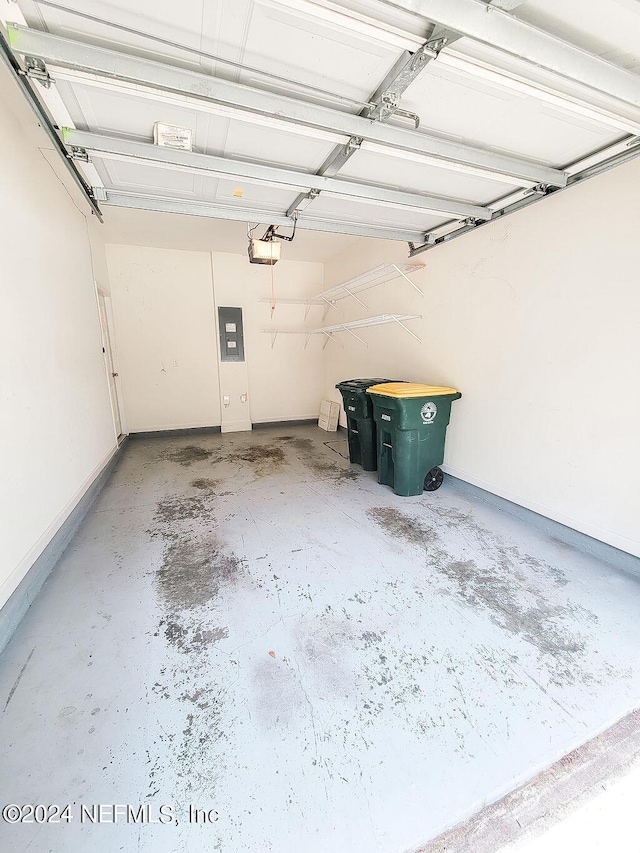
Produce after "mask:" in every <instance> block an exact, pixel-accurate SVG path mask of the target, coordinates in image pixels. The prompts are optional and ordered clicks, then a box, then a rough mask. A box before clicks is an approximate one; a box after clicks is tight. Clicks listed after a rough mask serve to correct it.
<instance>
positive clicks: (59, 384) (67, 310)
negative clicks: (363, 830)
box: [0, 68, 116, 606]
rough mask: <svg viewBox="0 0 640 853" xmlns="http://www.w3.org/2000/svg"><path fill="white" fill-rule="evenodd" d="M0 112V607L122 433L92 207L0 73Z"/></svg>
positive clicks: (1, 71) (1, 70)
mask: <svg viewBox="0 0 640 853" xmlns="http://www.w3.org/2000/svg"><path fill="white" fill-rule="evenodd" d="M0 115H1V116H2V120H1V121H0V163H1V164H2V167H1V168H0V198H1V199H2V205H1V206H0V255H1V257H2V271H1V276H2V278H1V282H0V294H1V300H2V306H1V309H0V373H1V380H0V411H1V413H2V417H1V418H0V449H1V453H2V476H1V477H0V519H2V535H1V536H0V606H2V605H3V604H4V603H5V602H6V600H7V599H8V598H9V596H10V595H11V593H12V592H13V590H14V589H15V587H16V586H17V585H18V583H19V582H20V581H21V580H22V578H23V577H24V575H25V574H26V572H27V571H28V569H29V568H30V567H31V565H32V564H33V562H34V561H35V560H36V559H37V557H38V556H39V555H40V553H41V552H42V550H43V549H44V547H45V546H46V545H47V543H48V542H49V540H50V539H51V537H52V536H53V535H54V534H55V532H56V531H57V529H58V527H59V526H60V524H61V523H62V522H63V521H64V519H65V518H66V516H67V515H68V513H69V512H70V511H71V510H72V509H73V507H74V506H75V504H76V502H77V500H78V498H79V497H80V496H81V495H82V493H83V492H84V490H85V488H86V487H87V486H88V485H89V484H90V482H91V481H92V480H93V478H94V477H95V475H96V474H97V473H98V472H99V471H100V469H101V468H102V466H103V465H104V464H105V463H106V462H107V460H108V458H109V457H110V456H111V454H112V453H113V452H114V450H115V446H116V439H115V431H114V427H113V422H112V418H111V409H110V405H109V397H108V391H107V383H106V376H105V367H104V362H103V355H102V344H101V338H100V329H99V324H98V315H97V309H96V294H95V288H94V283H93V279H92V270H91V257H90V251H89V240H88V233H87V224H86V221H85V216H84V215H83V213H82V210H84V209H86V210H88V208H87V207H86V206H85V205H83V202H82V201H81V200H80V199H79V196H78V197H77V198H76V197H75V194H74V191H73V189H70V190H69V189H68V188H65V186H63V185H62V183H61V181H60V180H59V178H58V177H57V175H56V173H55V171H54V170H53V169H52V167H51V166H50V164H49V162H48V160H47V159H45V158H49V159H50V160H51V162H53V158H55V156H56V155H55V154H54V153H53V152H52V151H51V150H49V149H50V148H51V146H50V143H49V142H48V140H46V138H45V137H44V135H43V134H42V132H41V131H40V130H39V129H38V128H37V126H36V124H35V121H34V120H33V119H32V117H31V113H30V112H29V108H28V107H27V105H26V104H25V103H23V101H22V98H21V96H20V95H19V93H18V91H17V89H16V87H15V84H14V83H13V81H12V80H11V79H10V78H9V77H8V74H7V73H6V72H5V71H4V68H2V69H0ZM38 146H40V147H41V149H42V150H39V148H38ZM69 193H71V195H70V194H69ZM72 196H73V198H72ZM76 204H77V205H78V206H76Z"/></svg>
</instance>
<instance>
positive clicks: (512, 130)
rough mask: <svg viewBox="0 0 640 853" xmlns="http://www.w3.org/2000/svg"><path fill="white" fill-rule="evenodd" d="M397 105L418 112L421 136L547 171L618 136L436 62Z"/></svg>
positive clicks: (585, 120)
mask: <svg viewBox="0 0 640 853" xmlns="http://www.w3.org/2000/svg"><path fill="white" fill-rule="evenodd" d="M403 106H404V108H405V109H408V110H412V111H414V112H416V113H418V115H419V116H420V117H421V128H422V129H423V130H425V131H437V132H439V133H443V134H445V133H446V135H447V136H455V137H458V138H459V139H461V140H465V141H469V142H470V141H473V142H474V143H475V144H480V145H484V146H486V147H488V148H493V149H497V150H503V151H508V152H510V153H512V154H519V155H521V156H522V157H527V158H530V159H532V160H537V161H539V162H542V163H545V164H547V165H552V166H564V165H566V164H567V163H570V162H571V161H572V160H575V159H578V158H579V157H580V156H582V155H583V154H586V153H587V152H589V151H593V150H594V149H596V148H599V147H601V146H603V145H606V144H607V143H608V142H612V141H614V140H615V139H616V138H618V137H619V136H620V133H619V132H618V133H615V132H612V130H611V129H610V128H607V127H602V126H598V125H596V124H595V123H594V122H591V121H588V120H587V119H585V118H582V117H580V116H577V115H574V114H572V113H569V112H561V111H560V110H557V109H554V108H553V107H551V106H549V105H548V104H544V103H542V102H540V101H538V100H535V99H534V98H531V97H528V96H527V95H523V94H520V93H518V92H513V91H509V90H507V89H504V88H500V87H498V86H493V85H489V84H487V83H484V82H483V81H479V80H476V79H474V78H473V77H470V76H469V75H465V74H459V73H456V72H453V71H451V70H450V69H448V68H444V67H442V66H440V65H438V63H437V61H435V62H432V63H430V64H429V65H428V67H427V69H426V71H424V72H423V74H421V76H420V77H419V78H418V79H417V80H416V81H415V82H414V83H413V84H412V85H411V86H410V87H409V89H408V90H407V92H406V94H405V97H404V98H403Z"/></svg>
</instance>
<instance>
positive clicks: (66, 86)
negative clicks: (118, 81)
mask: <svg viewBox="0 0 640 853" xmlns="http://www.w3.org/2000/svg"><path fill="white" fill-rule="evenodd" d="M57 86H58V89H59V91H60V94H61V96H62V97H63V99H64V100H65V103H67V104H68V108H69V112H70V113H71V117H72V118H73V120H74V122H75V123H76V125H77V126H78V127H79V128H83V129H86V130H91V131H93V132H94V133H111V134H116V133H117V134H120V135H124V136H131V137H135V138H136V139H140V140H145V141H151V140H152V139H153V125H154V123H155V122H156V121H162V122H166V123H167V124H177V125H180V126H181V127H187V128H190V129H191V130H192V131H193V133H194V145H195V146H196V147H199V148H203V149H205V148H208V149H209V150H210V153H212V154H222V153H223V151H224V145H225V141H226V138H227V132H228V125H229V120H228V119H227V118H223V117H222V116H214V115H209V114H206V113H199V112H195V111H193V110H189V109H188V108H186V107H179V106H176V105H174V104H163V103H162V102H159V101H156V100H147V99H146V98H136V97H134V96H132V95H125V94H120V93H118V92H111V91H109V90H107V89H96V88H94V87H92V86H86V85H82V84H81V83H75V82H74V83H73V84H71V83H68V82H64V81H60V82H59V83H57Z"/></svg>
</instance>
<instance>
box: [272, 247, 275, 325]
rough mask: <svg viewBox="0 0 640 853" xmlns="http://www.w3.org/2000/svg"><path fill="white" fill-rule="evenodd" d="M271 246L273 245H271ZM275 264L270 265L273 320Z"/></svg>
mask: <svg viewBox="0 0 640 853" xmlns="http://www.w3.org/2000/svg"><path fill="white" fill-rule="evenodd" d="M271 245H273V243H272V244H271ZM271 257H272V258H273V251H272V252H271ZM274 267H275V264H271V317H272V318H273V312H274V311H275V310H276V286H275V270H274Z"/></svg>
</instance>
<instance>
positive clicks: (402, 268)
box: [260, 263, 424, 319]
mask: <svg viewBox="0 0 640 853" xmlns="http://www.w3.org/2000/svg"><path fill="white" fill-rule="evenodd" d="M423 268H424V264H418V263H403V264H380V265H379V266H377V267H373V269H370V270H368V271H367V272H364V273H361V275H357V276H355V277H354V278H350V279H349V280H348V281H344V282H342V283H341V284H338V285H336V286H335V287H330V288H329V289H328V290H323V291H321V292H320V293H316V294H315V296H312V297H311V298H310V299H276V300H275V303H276V305H277V304H279V303H281V304H283V305H296V304H297V305H306V306H307V308H306V311H305V314H304V316H305V319H306V317H307V315H308V313H309V309H310V308H311V307H312V306H313V305H323V306H324V307H325V309H326V310H328V309H329V308H334V309H335V310H336V311H337V312H338V313H339V314H342V313H343V312H342V311H341V310H340V309H339V308H338V307H337V306H336V304H335V303H336V302H338V301H340V300H341V299H346V298H347V297H349V296H350V297H351V298H352V299H355V300H356V302H358V303H359V304H360V305H362V307H363V308H367V306H366V305H365V303H364V302H363V301H362V300H361V299H360V298H359V297H358V296H357V295H356V294H357V293H360V292H361V291H363V290H368V289H369V288H371V287H377V286H378V285H380V284H386V283H387V282H388V281H393V280H394V279H396V278H404V279H405V280H406V281H408V282H409V284H410V285H411V287H412V288H413V289H414V290H416V291H417V292H418V293H419V294H420V295H421V296H422V295H423V292H422V290H420V288H419V287H418V285H417V284H414V282H413V281H411V279H410V278H409V276H410V275H411V273H415V272H418V271H419V270H421V269H423ZM260 301H261V302H271V300H270V299H266V298H265V299H261V300H260Z"/></svg>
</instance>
